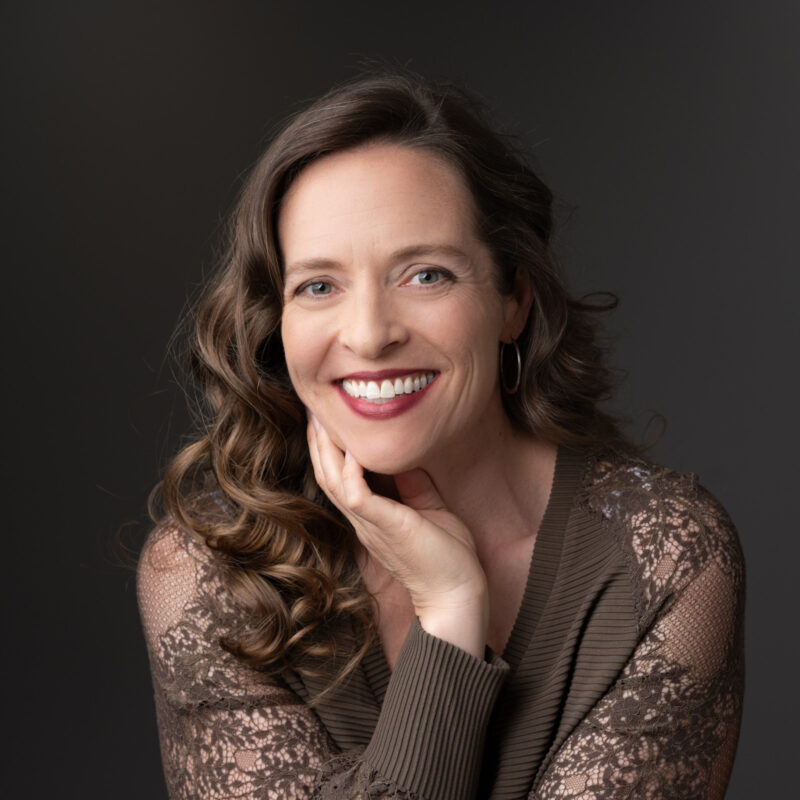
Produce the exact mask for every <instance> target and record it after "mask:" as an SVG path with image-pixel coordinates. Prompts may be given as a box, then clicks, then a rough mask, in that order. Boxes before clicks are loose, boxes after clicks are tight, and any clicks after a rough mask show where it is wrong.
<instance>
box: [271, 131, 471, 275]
mask: <svg viewBox="0 0 800 800" xmlns="http://www.w3.org/2000/svg"><path fill="white" fill-rule="evenodd" d="M474 219H475V214H474V209H473V200H472V196H471V193H470V191H469V189H468V188H467V185H466V182H465V180H464V178H463V177H462V175H461V173H460V172H459V171H458V170H457V169H456V168H455V167H454V166H453V165H451V164H450V163H449V162H447V161H446V160H445V159H444V158H443V157H441V156H438V155H434V154H433V153H431V152H430V151H427V150H423V149H415V148H410V147H404V146H400V145H391V144H373V145H369V146H365V147H360V148H357V149H353V150H346V151H342V152H339V153H334V154H332V155H329V156H324V157H322V158H320V159H318V160H317V161H314V162H313V163H312V164H310V165H309V166H308V167H306V168H305V169H304V170H303V171H302V172H301V173H300V174H299V175H298V176H297V178H296V179H295V181H294V182H293V183H292V185H291V187H290V188H289V191H288V192H287V193H286V196H285V197H284V199H283V202H282V204H281V209H280V213H279V216H278V237H279V239H280V243H281V248H282V250H283V253H284V257H285V259H286V260H287V262H288V261H290V260H292V259H294V258H306V257H310V256H313V255H323V253H315V252H314V251H318V250H320V248H322V249H324V250H329V249H332V248H333V249H335V248H336V247H342V246H344V247H359V246H364V245H367V244H369V245H370V246H372V247H381V246H385V247H387V248H392V249H397V248H402V247H407V246H410V245H418V244H437V245H438V244H451V245H456V244H460V245H464V244H468V243H469V242H470V241H474V240H475V239H476V236H475V223H474Z"/></svg>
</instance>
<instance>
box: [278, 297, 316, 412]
mask: <svg viewBox="0 0 800 800" xmlns="http://www.w3.org/2000/svg"><path fill="white" fill-rule="evenodd" d="M281 340H282V342H283V354H284V357H285V359H286V367H287V369H288V371H289V377H290V378H291V379H292V385H293V386H294V388H295V391H296V392H297V394H298V395H299V396H300V399H301V400H304V399H305V395H306V394H307V392H308V384H309V382H310V380H311V376H313V375H314V373H315V372H316V368H315V365H316V364H317V363H318V360H319V355H318V353H317V352H316V348H315V347H314V339H313V337H309V336H308V335H304V326H303V324H302V320H301V319H299V318H298V316H297V315H296V314H286V313H285V314H284V318H283V320H282V322H281Z"/></svg>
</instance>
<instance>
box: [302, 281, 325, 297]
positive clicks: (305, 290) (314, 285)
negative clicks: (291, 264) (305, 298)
mask: <svg viewBox="0 0 800 800" xmlns="http://www.w3.org/2000/svg"><path fill="white" fill-rule="evenodd" d="M332 291H333V286H331V285H330V283H328V281H311V282H310V283H305V284H303V285H302V286H301V287H300V288H299V289H298V290H297V294H310V295H311V296H312V297H322V296H324V295H326V294H330V293H331V292H332Z"/></svg>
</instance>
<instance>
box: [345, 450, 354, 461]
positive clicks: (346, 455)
mask: <svg viewBox="0 0 800 800" xmlns="http://www.w3.org/2000/svg"><path fill="white" fill-rule="evenodd" d="M352 460H353V456H351V455H350V451H349V450H345V451H344V463H345V464H349V463H350V462H351V461H352Z"/></svg>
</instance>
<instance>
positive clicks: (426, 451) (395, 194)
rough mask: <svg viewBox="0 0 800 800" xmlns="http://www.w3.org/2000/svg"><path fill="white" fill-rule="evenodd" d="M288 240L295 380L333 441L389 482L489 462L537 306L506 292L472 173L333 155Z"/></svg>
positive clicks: (428, 159) (301, 202) (288, 325)
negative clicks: (451, 461)
mask: <svg viewBox="0 0 800 800" xmlns="http://www.w3.org/2000/svg"><path fill="white" fill-rule="evenodd" d="M278 236H279V240H280V246H281V249H282V252H283V257H284V264H285V268H284V276H285V297H284V309H283V319H282V327H281V334H282V337H283V346H284V352H285V355H286V363H287V366H288V369H289V375H290V376H291V379H292V383H293V385H294V387H295V390H296V391H297V394H298V396H299V397H300V399H301V400H302V402H303V403H304V404H305V405H306V407H307V408H309V409H310V410H311V411H312V412H313V413H314V414H315V415H316V417H317V418H318V419H319V420H320V422H321V423H322V425H323V426H324V427H325V429H326V430H327V431H328V433H329V434H330V435H331V437H332V438H333V440H334V441H335V442H336V443H337V444H338V445H339V446H340V447H341V448H342V449H343V450H349V451H350V452H351V453H352V455H353V456H354V457H355V458H356V460H357V461H358V462H359V463H360V464H362V465H363V466H364V467H366V468H367V469H369V470H372V471H374V472H380V473H385V474H395V473H397V472H401V471H404V470H407V469H411V468H413V467H418V466H422V467H424V466H425V465H426V464H430V463H432V462H433V461H435V460H436V459H437V458H440V457H441V456H442V454H444V453H446V452H448V451H450V452H457V453H460V454H464V453H469V452H470V451H472V450H473V448H474V450H475V453H476V454H479V453H480V452H481V450H480V448H482V447H483V446H485V444H486V442H487V437H492V436H493V435H497V433H498V431H499V426H502V425H503V424H504V423H505V417H504V412H503V409H502V403H501V401H500V390H499V381H498V364H497V354H498V342H499V341H500V340H501V339H503V340H506V341H507V340H508V339H509V338H510V336H511V335H512V334H515V333H518V331H519V329H521V327H522V324H523V323H524V315H525V314H526V313H527V306H525V307H524V308H523V306H524V305H525V304H524V303H520V302H518V301H517V300H516V299H515V298H514V297H502V296H501V295H500V294H499V292H498V291H497V288H496V284H497V281H496V278H495V268H494V265H493V263H492V259H491V257H490V255H489V251H488V249H487V248H486V246H485V245H484V244H483V243H481V242H480V241H479V240H478V238H477V236H476V233H475V224H474V212H473V205H472V198H471V195H470V193H469V191H468V189H467V187H466V186H465V184H464V182H463V179H462V178H461V176H460V174H459V173H458V172H457V171H456V170H455V169H454V168H453V167H451V166H450V165H448V164H447V163H446V162H444V161H443V160H442V159H439V158H437V157H436V156H434V155H431V154H430V153H428V152H425V151H423V150H414V149H411V148H407V147H402V146H398V145H384V144H381V145H371V146H366V147H362V148H359V149H354V150H348V151H344V152H340V153H335V154H333V155H330V156H325V157H323V158H321V159H319V160H318V161H315V162H313V163H312V164H311V165H310V166H308V167H306V169H304V170H303V171H302V172H301V173H300V175H299V176H298V177H297V179H296V180H295V181H294V183H293V184H292V186H291V187H290V189H289V191H288V193H287V195H286V197H285V198H284V201H283V205H282V207H281V211H280V216H279V219H278Z"/></svg>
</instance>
